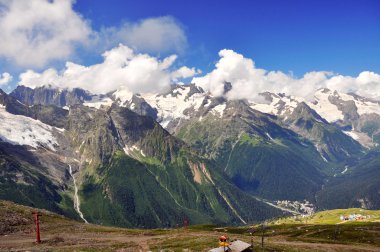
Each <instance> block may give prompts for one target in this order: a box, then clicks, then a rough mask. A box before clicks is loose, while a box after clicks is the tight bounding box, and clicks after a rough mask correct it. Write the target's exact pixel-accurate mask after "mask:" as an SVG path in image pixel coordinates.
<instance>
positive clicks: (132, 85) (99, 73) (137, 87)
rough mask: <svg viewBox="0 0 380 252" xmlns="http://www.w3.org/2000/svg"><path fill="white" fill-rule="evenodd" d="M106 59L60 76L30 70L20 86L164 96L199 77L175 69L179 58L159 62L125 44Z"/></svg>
mask: <svg viewBox="0 0 380 252" xmlns="http://www.w3.org/2000/svg"><path fill="white" fill-rule="evenodd" d="M103 58H104V61H103V62H102V63H99V64H95V65H91V66H83V65H79V64H75V63H73V62H67V63H66V67H65V69H63V70H62V71H61V72H60V73H59V72H58V71H57V70H56V69H53V68H50V69H47V70H45V71H43V72H42V73H37V72H35V71H33V70H28V71H26V72H24V73H22V74H21V75H20V82H19V84H21V85H25V86H29V87H32V88H34V87H36V86H43V85H52V86H55V87H60V88H75V87H81V88H83V89H86V90H89V91H91V92H94V93H106V92H109V91H113V90H116V89H118V88H121V87H124V88H126V89H128V90H129V91H132V92H135V93H139V92H162V91H165V90H167V89H169V88H170V84H171V83H172V81H173V80H177V79H178V78H186V77H192V76H194V74H196V73H197V70H195V69H194V68H188V67H181V68H179V69H178V70H176V69H172V65H173V63H174V61H175V60H176V58H177V56H176V55H172V56H169V57H166V58H164V59H163V60H159V59H158V58H155V57H152V56H149V55H148V54H140V53H139V54H136V53H135V52H134V51H133V50H132V49H131V48H129V47H127V46H125V45H122V44H120V45H119V46H117V47H115V48H113V49H111V50H109V51H106V52H105V53H103Z"/></svg>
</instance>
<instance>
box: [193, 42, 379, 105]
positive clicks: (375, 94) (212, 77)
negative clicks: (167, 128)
mask: <svg viewBox="0 0 380 252" xmlns="http://www.w3.org/2000/svg"><path fill="white" fill-rule="evenodd" d="M219 56H220V59H219V61H218V62H217V63H216V64H215V69H214V70H212V71H211V72H210V73H207V74H206V75H204V76H202V77H196V78H193V80H192V83H195V84H197V85H199V86H201V87H202V88H204V89H205V90H209V91H210V92H211V93H212V94H214V95H216V96H221V95H223V92H224V83H225V82H231V84H232V89H231V90H230V91H229V92H228V93H227V94H226V96H227V98H229V99H248V100H258V99H260V96H259V95H258V94H259V93H262V92H266V91H269V92H274V93H285V94H288V95H295V96H300V97H305V98H307V99H308V98H311V97H313V94H314V92H315V91H316V90H317V89H320V88H329V89H332V90H337V91H340V92H345V93H347V92H354V93H357V94H359V95H362V96H366V97H370V98H375V99H379V98H380V75H379V74H377V73H373V72H362V73H360V74H359V75H358V76H357V77H351V76H342V75H338V74H334V73H332V72H325V71H320V72H308V73H306V74H305V75H304V76H303V77H302V78H295V77H294V76H292V75H291V74H286V73H283V72H281V71H266V70H264V69H260V68H257V67H256V66H255V63H254V62H253V60H252V59H249V58H245V57H244V56H243V55H241V54H239V53H236V52H234V51H233V50H226V49H224V50H221V51H220V52H219Z"/></svg>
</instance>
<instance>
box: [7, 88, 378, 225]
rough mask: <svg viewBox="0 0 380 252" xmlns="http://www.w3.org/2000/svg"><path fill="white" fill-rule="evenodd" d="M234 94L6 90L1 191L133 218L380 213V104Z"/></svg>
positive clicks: (329, 94) (102, 215)
mask: <svg viewBox="0 0 380 252" xmlns="http://www.w3.org/2000/svg"><path fill="white" fill-rule="evenodd" d="M230 90H231V84H230V83H225V85H224V94H223V95H222V96H220V97H215V96H213V95H212V94H210V93H209V92H207V91H204V90H203V89H202V88H200V87H198V86H196V85H194V84H189V85H184V84H181V85H173V86H172V88H171V90H169V91H168V92H167V93H163V94H133V93H131V92H129V91H127V90H123V89H120V90H115V91H114V92H111V93H108V94H91V93H90V92H88V91H86V90H83V89H80V88H75V89H70V90H69V89H59V88H56V87H52V86H44V87H38V88H35V89H31V88H29V87H25V86H18V87H17V88H16V89H15V90H14V91H12V92H11V93H10V94H6V93H4V92H2V91H1V92H0V118H1V120H0V138H1V141H0V164H1V166H0V168H1V173H2V176H1V178H0V198H1V199H6V200H12V201H15V202H17V203H21V204H25V205H31V206H36V207H41V208H46V209H49V210H52V211H55V212H57V213H61V214H65V215H67V216H69V217H72V218H76V219H82V220H83V221H88V222H92V223H98V224H106V225H116V226H127V227H166V226H168V227H170V226H176V225H181V223H183V222H184V221H190V223H192V224H195V223H211V222H213V223H228V224H242V223H243V224H244V223H252V222H257V221H261V220H264V219H268V218H272V217H278V216H284V215H288V214H291V213H295V212H304V211H306V210H305V209H309V208H310V207H309V206H311V208H313V209H314V210H322V209H332V208H348V207H363V208H367V209H379V208H380V200H379V194H380V184H379V183H378V181H380V166H379V162H380V153H379V149H378V145H379V143H380V103H379V102H378V101H374V100H371V99H367V98H365V97H361V96H358V95H356V94H352V93H349V94H344V93H339V92H337V91H333V90H328V89H320V90H317V91H316V93H315V95H314V97H313V98H312V99H308V100H307V99H304V98H301V97H294V96H288V95H286V94H274V93H269V92H266V93H262V94H260V97H261V99H259V101H257V99H256V100H229V99H227V97H228V95H227V94H228V92H229V91H230ZM284 202H285V203H286V204H284Z"/></svg>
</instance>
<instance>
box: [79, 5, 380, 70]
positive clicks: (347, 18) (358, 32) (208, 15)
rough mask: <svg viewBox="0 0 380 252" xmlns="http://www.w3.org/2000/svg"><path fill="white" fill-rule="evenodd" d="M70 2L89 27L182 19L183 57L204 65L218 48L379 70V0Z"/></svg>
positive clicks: (285, 64)
mask: <svg viewBox="0 0 380 252" xmlns="http://www.w3.org/2000/svg"><path fill="white" fill-rule="evenodd" d="M74 8H75V9H76V10H77V11H78V12H80V13H81V14H82V15H83V16H84V17H86V18H88V19H90V20H91V21H92V24H93V26H94V27H96V28H99V27H101V26H110V25H117V24H119V23H120V22H121V21H122V20H127V21H136V20H139V19H143V18H147V17H157V16H166V15H170V16H173V17H175V18H176V19H177V20H178V22H180V23H181V24H182V25H183V26H184V30H185V31H186V35H187V39H188V49H187V51H186V53H185V54H184V55H181V56H182V60H183V61H184V62H185V63H186V64H188V65H194V66H197V67H199V68H201V69H205V70H206V69H207V67H210V65H212V64H213V63H214V61H215V60H216V59H217V52H218V51H219V50H220V49H223V48H229V49H233V50H234V51H237V52H239V53H242V54H243V55H245V56H246V57H249V58H252V59H253V60H254V61H255V62H256V64H257V65H258V66H259V67H262V68H265V69H268V70H281V71H284V72H289V71H293V72H294V73H295V74H296V75H302V74H304V73H305V72H308V71H316V70H318V71H319V70H327V71H334V72H338V73H341V74H345V75H357V74H358V73H359V72H361V71H363V70H369V71H375V72H380V1H368V0H363V1H350V0H347V1H343V0H342V1H337V0H329V1H326V0H325V1H324V0H318V1H295V0H289V1H281V0H266V1H252V0H251V1H250V0H243V1H223V0H222V1H221V0H218V1H204V0H203V1H197V0H193V1H178V0H164V1H145V0H142V1H117V0H108V1H94V0H78V1H77V3H76V4H75V5H74Z"/></svg>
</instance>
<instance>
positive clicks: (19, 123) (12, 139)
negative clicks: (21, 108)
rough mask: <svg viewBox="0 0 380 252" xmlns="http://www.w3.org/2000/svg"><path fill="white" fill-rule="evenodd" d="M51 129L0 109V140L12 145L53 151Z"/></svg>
mask: <svg viewBox="0 0 380 252" xmlns="http://www.w3.org/2000/svg"><path fill="white" fill-rule="evenodd" d="M52 130H53V127H51V126H49V125H46V124H44V123H42V122H40V121H38V120H34V119H32V118H29V117H26V116H21V115H13V114H11V113H8V112H7V111H6V110H5V108H4V106H1V107H0V138H1V140H2V141H5V142H8V143H11V144H14V145H28V146H31V147H33V148H38V147H44V148H48V149H50V150H53V151H55V148H54V146H57V145H58V143H57V140H56V139H55V138H54V136H53V134H52Z"/></svg>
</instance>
